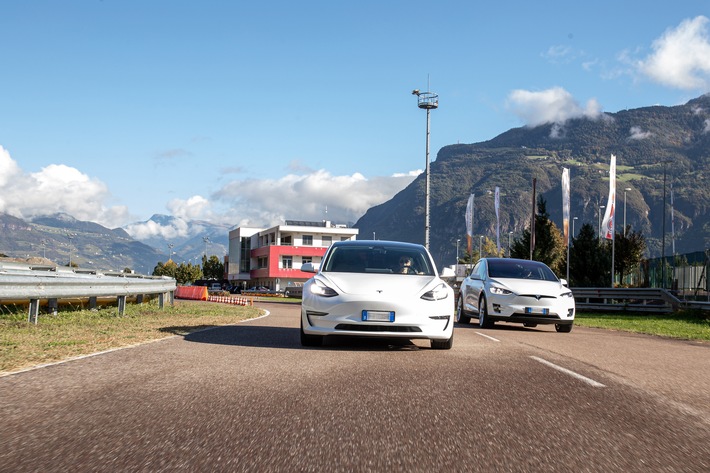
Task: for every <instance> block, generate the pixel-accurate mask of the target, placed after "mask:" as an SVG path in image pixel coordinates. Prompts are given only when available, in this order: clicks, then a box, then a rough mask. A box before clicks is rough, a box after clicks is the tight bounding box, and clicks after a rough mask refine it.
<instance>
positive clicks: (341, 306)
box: [301, 295, 454, 340]
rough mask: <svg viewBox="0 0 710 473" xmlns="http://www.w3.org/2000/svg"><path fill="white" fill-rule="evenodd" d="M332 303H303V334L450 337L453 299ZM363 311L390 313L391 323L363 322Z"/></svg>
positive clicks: (315, 300)
mask: <svg viewBox="0 0 710 473" xmlns="http://www.w3.org/2000/svg"><path fill="white" fill-rule="evenodd" d="M333 299H335V298H308V299H307V300H304V302H303V304H302V305H301V318H302V320H303V331H304V332H305V333H306V334H308V335H349V336H363V337H387V338H410V339H412V338H421V339H430V340H448V339H449V338H451V335H452V334H453V329H454V298H453V295H451V297H447V298H446V299H442V300H438V301H426V300H418V301H414V302H408V303H406V304H403V303H397V302H392V301H387V300H379V301H378V300H367V301H362V300H358V299H357V298H349V297H344V296H338V297H337V300H333ZM363 310H368V311H391V312H394V321H393V322H383V321H363V320H362V311H363Z"/></svg>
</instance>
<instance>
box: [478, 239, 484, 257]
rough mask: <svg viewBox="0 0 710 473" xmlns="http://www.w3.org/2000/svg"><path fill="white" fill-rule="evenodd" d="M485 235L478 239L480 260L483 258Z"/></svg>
mask: <svg viewBox="0 0 710 473" xmlns="http://www.w3.org/2000/svg"><path fill="white" fill-rule="evenodd" d="M482 248H483V235H480V236H479V237H478V259H481V258H483V249H482Z"/></svg>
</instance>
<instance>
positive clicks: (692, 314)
mask: <svg viewBox="0 0 710 473" xmlns="http://www.w3.org/2000/svg"><path fill="white" fill-rule="evenodd" d="M574 323H575V325H579V326H582V327H595V328H603V329H608V330H621V331H625V332H635V333H644V334H648V335H657V336H660V337H669V338H679V339H683V340H710V313H709V312H708V311H704V312H703V311H683V312H678V313H675V314H638V315H629V314H606V313H577V314H576V316H575V319H574Z"/></svg>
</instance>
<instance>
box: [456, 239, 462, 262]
mask: <svg viewBox="0 0 710 473" xmlns="http://www.w3.org/2000/svg"><path fill="white" fill-rule="evenodd" d="M460 242H461V238H457V239H456V266H457V267H458V265H459V243H460Z"/></svg>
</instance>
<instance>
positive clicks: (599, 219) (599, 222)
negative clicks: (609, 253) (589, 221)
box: [597, 205, 606, 240]
mask: <svg viewBox="0 0 710 473" xmlns="http://www.w3.org/2000/svg"><path fill="white" fill-rule="evenodd" d="M605 208H606V205H600V206H599V212H598V213H597V239H598V240H601V238H602V210H604V209H605Z"/></svg>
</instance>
